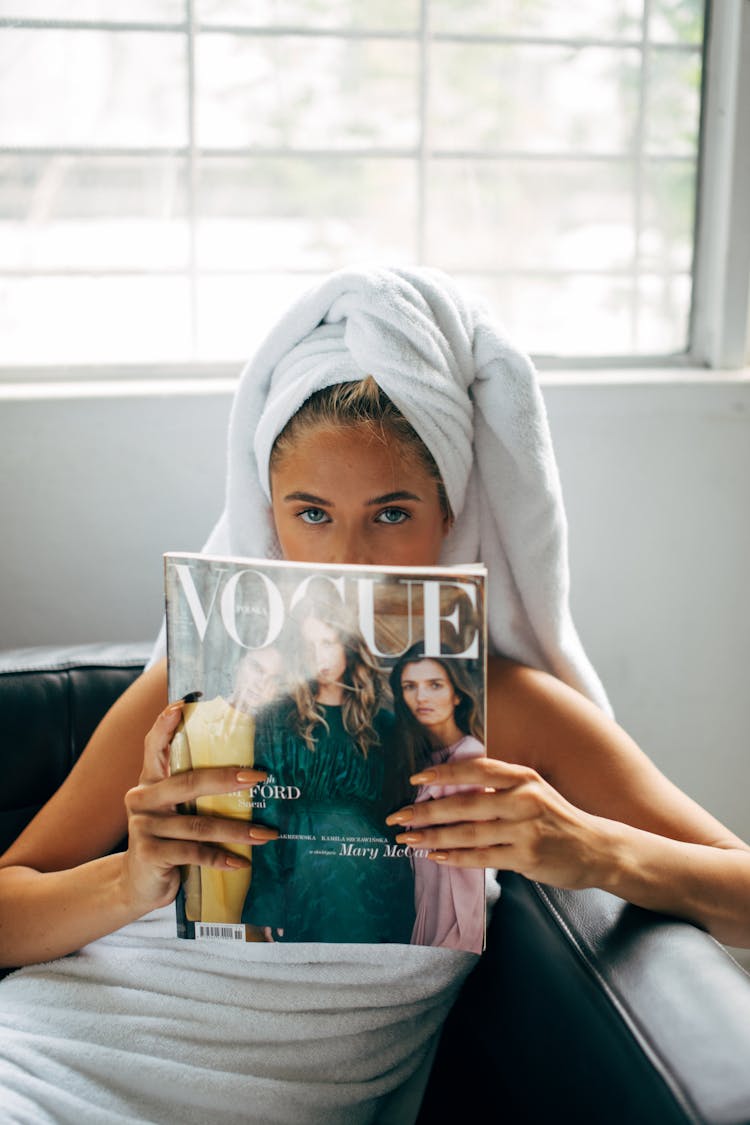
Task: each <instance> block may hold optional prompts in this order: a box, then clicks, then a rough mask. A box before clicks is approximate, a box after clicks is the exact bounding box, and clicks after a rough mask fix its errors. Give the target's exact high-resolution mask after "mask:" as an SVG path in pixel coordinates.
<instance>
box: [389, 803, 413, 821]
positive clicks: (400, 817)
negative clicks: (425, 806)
mask: <svg viewBox="0 0 750 1125" xmlns="http://www.w3.org/2000/svg"><path fill="white" fill-rule="evenodd" d="M413 816H414V808H413V807H412V806H411V805H409V806H408V808H405V809H399V810H398V812H395V813H391V815H390V816H387V817H386V818H385V823H386V824H406V823H407V821H409V820H411V818H412V817H413Z"/></svg>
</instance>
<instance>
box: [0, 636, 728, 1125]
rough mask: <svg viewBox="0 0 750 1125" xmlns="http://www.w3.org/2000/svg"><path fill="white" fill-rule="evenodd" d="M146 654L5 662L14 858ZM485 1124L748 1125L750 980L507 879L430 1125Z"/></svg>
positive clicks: (655, 929)
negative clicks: (25, 831)
mask: <svg viewBox="0 0 750 1125" xmlns="http://www.w3.org/2000/svg"><path fill="white" fill-rule="evenodd" d="M146 651H147V650H146V648H145V647H144V646H137V645H126V646H115V645H88V646H82V647H77V648H66V649H48V648H37V649H22V650H15V651H9V652H5V653H2V654H0V713H2V715H3V719H4V721H3V728H2V729H3V735H2V738H3V746H2V778H3V782H2V786H1V787H0V845H2V847H3V848H4V847H5V846H7V844H8V843H10V842H11V840H12V839H13V838H14V837H15V836H16V834H17V833H18V832H19V831H20V829H21V828H22V827H23V825H24V824H26V823H27V821H28V820H29V819H30V818H31V817H32V816H33V814H34V812H35V811H36V809H37V808H38V807H39V806H40V805H41V804H42V803H43V802H44V801H45V800H46V799H47V797H48V796H49V795H50V794H51V793H52V792H53V791H54V789H55V788H56V787H57V786H58V785H59V784H60V782H61V781H62V780H63V778H64V777H65V775H66V774H67V772H68V770H69V769H70V767H71V766H72V764H73V762H74V761H75V759H76V758H77V756H78V754H79V753H80V751H81V750H82V749H83V747H84V745H85V744H86V741H87V740H88V738H89V735H90V734H91V732H92V730H93V728H94V726H95V725H96V723H97V722H98V720H99V718H100V717H101V715H102V714H103V713H104V712H105V711H106V709H107V708H108V707H109V706H110V704H111V703H112V702H113V701H114V699H115V698H116V697H117V696H118V695H119V694H120V693H121V692H122V691H123V690H124V689H125V687H126V686H127V685H128V684H129V683H130V681H131V680H132V679H133V678H134V677H135V676H136V675H137V674H138V672H139V671H140V669H141V667H142V665H143V661H144V659H145V656H146ZM1 999H2V990H1V989H0V1002H1ZM482 1103H484V1105H485V1108H484V1109H483V1110H481V1111H479V1110H478V1109H477V1107H478V1105H480V1104H482ZM480 1113H481V1119H482V1120H484V1121H487V1122H495V1121H497V1122H503V1123H505V1125H528V1123H531V1125H537V1123H545V1125H546V1123H553V1122H561V1123H567V1122H571V1123H574V1125H678V1123H687V1122H690V1123H692V1125H698V1123H711V1125H750V977H748V976H747V975H746V974H745V973H744V972H743V971H742V969H740V968H739V967H738V966H737V964H736V963H735V962H734V961H733V960H732V959H731V958H730V957H729V956H728V955H727V953H726V952H725V951H724V950H723V949H722V948H721V947H720V946H719V945H717V944H716V942H714V941H713V940H712V939H711V938H709V937H707V936H706V935H705V934H704V933H702V932H701V931H699V930H698V929H696V928H695V927H693V926H690V925H687V924H685V923H683V922H679V921H676V920H673V919H670V918H666V917H662V916H660V915H655V914H651V913H649V912H647V911H644V910H640V909H638V908H636V907H633V906H630V905H628V904H626V903H623V902H621V901H620V900H619V899H616V898H613V897H612V896H611V895H608V894H605V893H604V892H601V891H583V892H580V891H579V892H569V891H558V890H553V889H550V888H548V887H543V886H539V885H537V884H533V883H529V882H527V881H526V880H524V879H522V878H519V877H518V876H514V875H507V876H505V877H504V878H503V893H502V896H501V899H500V902H499V904H498V906H497V907H496V910H495V913H494V917H493V920H492V924H491V926H490V930H489V937H488V948H487V952H486V953H485V955H484V957H483V958H482V959H481V961H480V962H479V964H478V967H477V969H476V970H475V971H474V973H473V974H472V975H471V976H470V977H469V979H468V981H467V983H466V984H465V986H464V989H463V992H462V994H461V995H460V997H459V999H458V1001H457V1003H456V1005H455V1007H454V1010H453V1012H452V1014H451V1016H450V1018H449V1020H448V1023H447V1025H446V1028H445V1031H444V1034H443V1037H442V1040H441V1044H440V1047H439V1050H438V1054H437V1057H436V1060H435V1064H434V1066H433V1070H432V1075H431V1079H430V1083H429V1086H428V1089H427V1093H426V1096H425V1100H424V1103H423V1106H422V1111H421V1115H420V1119H419V1122H420V1125H431V1123H433V1122H442V1121H451V1122H455V1121H461V1120H465V1119H466V1118H467V1116H471V1117H474V1118H475V1119H479V1114H480Z"/></svg>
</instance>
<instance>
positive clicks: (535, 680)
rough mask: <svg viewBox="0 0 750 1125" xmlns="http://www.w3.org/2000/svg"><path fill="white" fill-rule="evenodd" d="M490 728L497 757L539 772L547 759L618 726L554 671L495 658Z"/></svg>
mask: <svg viewBox="0 0 750 1125" xmlns="http://www.w3.org/2000/svg"><path fill="white" fill-rule="evenodd" d="M487 728H488V731H489V732H490V733H491V735H492V748H491V751H488V752H489V753H491V754H492V756H493V757H500V758H503V759H505V760H506V761H509V762H517V763H519V764H523V765H531V766H533V767H534V768H535V769H540V772H542V770H541V768H540V767H543V766H544V765H545V763H546V762H547V759H549V758H552V759H557V760H560V758H561V757H562V756H563V750H564V748H565V746H566V745H567V744H570V746H571V747H572V748H574V747H575V746H576V745H580V744H581V740H582V739H585V740H586V742H589V741H591V740H592V739H593V740H594V741H597V742H598V741H599V740H600V739H601V738H602V737H607V735H608V734H609V733H610V732H611V729H612V728H615V724H614V723H613V722H612V720H611V719H610V718H609V717H608V716H607V715H605V713H604V711H602V710H601V709H600V708H599V707H597V705H596V704H595V703H592V702H591V700H589V699H588V698H587V697H586V696H584V695H583V694H582V693H581V692H579V691H577V690H576V689H575V688H573V687H570V686H569V685H568V684H565V683H563V682H562V680H559V679H557V678H556V677H555V676H553V675H551V674H550V673H549V672H544V671H542V670H541V669H538V668H531V667H529V666H528V665H525V664H520V663H518V662H517V661H514V660H509V659H507V658H505V657H499V656H494V657H490V660H489V664H488V674H487Z"/></svg>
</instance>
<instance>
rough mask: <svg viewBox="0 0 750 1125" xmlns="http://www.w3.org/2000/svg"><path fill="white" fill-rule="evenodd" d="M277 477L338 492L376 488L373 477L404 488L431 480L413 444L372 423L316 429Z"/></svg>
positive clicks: (298, 442) (302, 438)
mask: <svg viewBox="0 0 750 1125" xmlns="http://www.w3.org/2000/svg"><path fill="white" fill-rule="evenodd" d="M343 474H345V475H343ZM271 476H272V480H273V479H281V478H283V479H287V478H289V477H306V478H313V477H314V478H315V479H320V480H324V481H326V482H329V483H330V485H331V486H335V487H336V490H337V491H339V490H342V489H345V487H346V485H363V484H365V483H366V482H368V481H369V482H371V483H373V478H376V479H378V480H382V479H386V480H387V481H389V482H390V481H392V480H394V479H398V480H399V481H400V482H401V483H403V482H405V481H407V480H412V481H414V480H417V481H427V480H431V478H430V476H429V474H428V473H427V471H426V469H425V468H424V467H423V465H422V463H421V461H420V459H419V456H418V454H417V453H416V451H415V450H414V449H413V448H412V447H411V446H410V445H409V443H408V442H407V441H405V440H404V439H403V438H401V437H398V436H396V435H395V434H394V433H393V432H392V431H391V430H390V429H389V428H388V427H386V426H383V427H381V426H378V425H376V424H374V423H372V422H361V423H358V424H357V423H352V424H347V425H345V426H333V425H330V424H328V423H321V424H319V425H316V426H311V427H310V428H309V429H306V430H304V431H303V432H302V433H300V434H299V435H298V436H297V437H296V438H295V441H294V445H292V446H291V447H289V448H288V449H286V450H285V452H284V454H283V455H282V456H281V457H280V458H279V460H278V462H277V463H276V465H275V466H274V469H273V471H272V474H271Z"/></svg>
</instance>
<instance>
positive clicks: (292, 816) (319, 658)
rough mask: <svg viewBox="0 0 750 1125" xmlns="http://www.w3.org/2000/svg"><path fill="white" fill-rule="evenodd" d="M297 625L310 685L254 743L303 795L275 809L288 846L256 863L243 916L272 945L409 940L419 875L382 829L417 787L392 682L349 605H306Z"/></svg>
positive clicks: (301, 685)
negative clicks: (396, 731) (391, 701)
mask: <svg viewBox="0 0 750 1125" xmlns="http://www.w3.org/2000/svg"><path fill="white" fill-rule="evenodd" d="M297 620H298V624H299V632H300V642H301V644H300V651H301V653H302V654H303V658H304V661H305V663H306V665H307V668H306V672H307V677H306V678H300V679H299V680H298V682H297V684H296V686H295V688H294V690H293V692H292V693H291V695H290V696H288V697H287V698H285V699H283V700H280V701H279V702H278V703H277V704H276V705H275V706H273V707H271V708H269V709H268V710H267V711H266V712H265V713H264V715H263V716H262V717H261V719H260V720H259V722H258V727H257V732H256V743H255V766H256V768H257V769H263V770H265V771H266V772H267V774H268V778H269V786H270V787H273V786H274V785H276V784H280V785H281V786H282V787H284V790H285V792H287V793H288V792H289V789H290V788H291V789H292V790H293V793H294V796H295V799H288V798H287V799H281V800H277V801H276V800H273V799H270V800H269V801H267V802H266V807H265V808H264V810H263V818H264V820H265V821H266V822H267V823H272V824H274V825H275V826H276V827H277V828H278V829H279V832H280V835H281V839H279V840H278V841H277V842H276V844H275V845H274V847H273V848H271V849H263V850H262V851H257V852H256V853H255V855H254V857H253V869H254V870H253V880H252V883H251V885H250V891H249V894H248V897H247V901H246V903H245V909H244V911H243V920H244V921H246V922H248V923H250V924H251V925H254V926H263V927H267V933H268V936H269V938H271V939H272V940H274V941H286V942H289V941H351V942H385V941H390V942H408V941H409V940H410V937H411V932H412V927H413V922H414V888H413V878H412V873H411V869H410V866H409V864H407V863H403V862H394V857H393V850H394V849H395V847H396V845H395V832H394V831H393V830H391V831H389V830H388V829H387V828H384V822H385V818H386V816H387V815H388V813H390V812H393V811H394V810H395V809H396V808H398V806H399V804H400V803H403V801H405V800H408V799H409V798H410V796H411V794H412V793H413V789H412V788H411V787H410V786H409V785H408V782H407V774H408V772H409V771H408V770H407V768H406V760H405V758H404V757H403V755H402V754H401V755H399V753H398V747H397V746H395V744H394V740H393V725H394V724H393V715H392V713H391V712H390V711H389V710H387V709H386V708H385V707H384V706H383V704H384V701H385V696H386V689H385V683H384V677H383V674H382V672H381V670H380V668H379V667H378V665H377V663H376V662H375V661H374V659H373V657H372V655H371V653H370V652H369V650H368V648H367V646H366V644H365V642H364V639H363V637H362V635H361V633H360V632H359V630H358V629H357V628H356V626H355V625H354V624H353V622H352V620H351V619H350V615H349V614H348V612H347V611H346V610H345V608H344V607H343V605H342V604H341V603H340V602H338V603H337V602H336V601H331V602H330V604H327V605H324V604H320V603H315V602H313V601H310V602H308V603H307V604H305V603H303V604H302V605H301V606H300V607H298V609H297ZM272 779H273V780H272ZM297 793H298V794H299V796H296V794H297ZM389 845H390V847H389Z"/></svg>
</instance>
